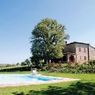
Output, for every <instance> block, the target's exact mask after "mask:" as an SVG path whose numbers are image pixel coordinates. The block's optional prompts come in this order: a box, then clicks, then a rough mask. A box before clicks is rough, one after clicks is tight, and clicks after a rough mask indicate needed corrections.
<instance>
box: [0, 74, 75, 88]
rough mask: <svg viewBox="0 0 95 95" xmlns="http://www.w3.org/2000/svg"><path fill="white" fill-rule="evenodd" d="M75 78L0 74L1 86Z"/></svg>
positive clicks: (53, 81)
mask: <svg viewBox="0 0 95 95" xmlns="http://www.w3.org/2000/svg"><path fill="white" fill-rule="evenodd" d="M72 80H75V79H70V78H61V77H52V76H43V75H35V76H34V75H32V74H0V87H2V86H19V85H30V84H43V83H56V82H61V81H72Z"/></svg>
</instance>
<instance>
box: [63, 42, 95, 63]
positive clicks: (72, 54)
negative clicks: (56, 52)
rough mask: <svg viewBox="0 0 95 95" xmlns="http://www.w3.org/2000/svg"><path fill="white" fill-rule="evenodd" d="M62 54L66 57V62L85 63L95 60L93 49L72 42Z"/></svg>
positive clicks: (84, 44) (89, 46)
mask: <svg viewBox="0 0 95 95" xmlns="http://www.w3.org/2000/svg"><path fill="white" fill-rule="evenodd" d="M64 54H66V55H67V62H69V63H70V62H71V63H72V62H74V63H80V64H81V63H85V62H88V61H90V60H95V48H94V47H92V46H91V45H89V44H86V43H81V42H73V43H70V44H67V45H66V47H65V49H64Z"/></svg>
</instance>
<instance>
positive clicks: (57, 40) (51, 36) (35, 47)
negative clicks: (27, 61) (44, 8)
mask: <svg viewBox="0 0 95 95" xmlns="http://www.w3.org/2000/svg"><path fill="white" fill-rule="evenodd" d="M64 30H65V28H64V26H63V25H62V24H59V23H58V22H57V21H56V20H53V19H49V18H46V19H43V20H41V22H39V23H38V24H37V25H36V26H35V28H34V29H33V31H32V40H31V43H32V48H31V52H32V55H33V58H35V59H36V61H39V60H44V62H45V63H46V62H48V61H49V60H50V59H53V58H61V57H62V56H63V52H62V51H63V49H64V45H65V43H64V39H65V33H64Z"/></svg>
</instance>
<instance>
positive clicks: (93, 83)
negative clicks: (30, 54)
mask: <svg viewBox="0 0 95 95" xmlns="http://www.w3.org/2000/svg"><path fill="white" fill-rule="evenodd" d="M14 73H19V74H22V73H23V74H24V73H25V74H27V73H31V72H12V73H11V74H14ZM40 73H41V74H43V75H50V76H57V77H68V78H77V79H81V80H80V82H76V81H75V82H62V83H55V84H42V85H30V86H19V87H3V88H0V95H26V93H28V94H27V95H95V74H66V73H48V72H40ZM3 74H5V73H3ZM72 84H73V85H72ZM89 93H91V94H89Z"/></svg>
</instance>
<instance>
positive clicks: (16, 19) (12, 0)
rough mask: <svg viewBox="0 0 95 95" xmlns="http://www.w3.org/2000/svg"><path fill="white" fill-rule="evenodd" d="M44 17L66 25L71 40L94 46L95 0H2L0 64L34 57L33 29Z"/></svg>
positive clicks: (0, 14)
mask: <svg viewBox="0 0 95 95" xmlns="http://www.w3.org/2000/svg"><path fill="white" fill-rule="evenodd" d="M44 18H52V19H55V20H57V21H58V23H60V24H62V25H64V26H65V28H66V30H65V33H67V34H69V35H70V39H69V41H68V42H72V41H78V42H85V43H89V44H91V45H93V46H95V0H0V63H1V64H4V63H10V64H12V63H17V62H22V61H24V60H25V59H27V58H29V57H30V56H31V52H30V48H31V43H30V41H31V32H32V30H33V29H34V27H35V25H37V23H38V22H40V21H41V20H42V19H44Z"/></svg>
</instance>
